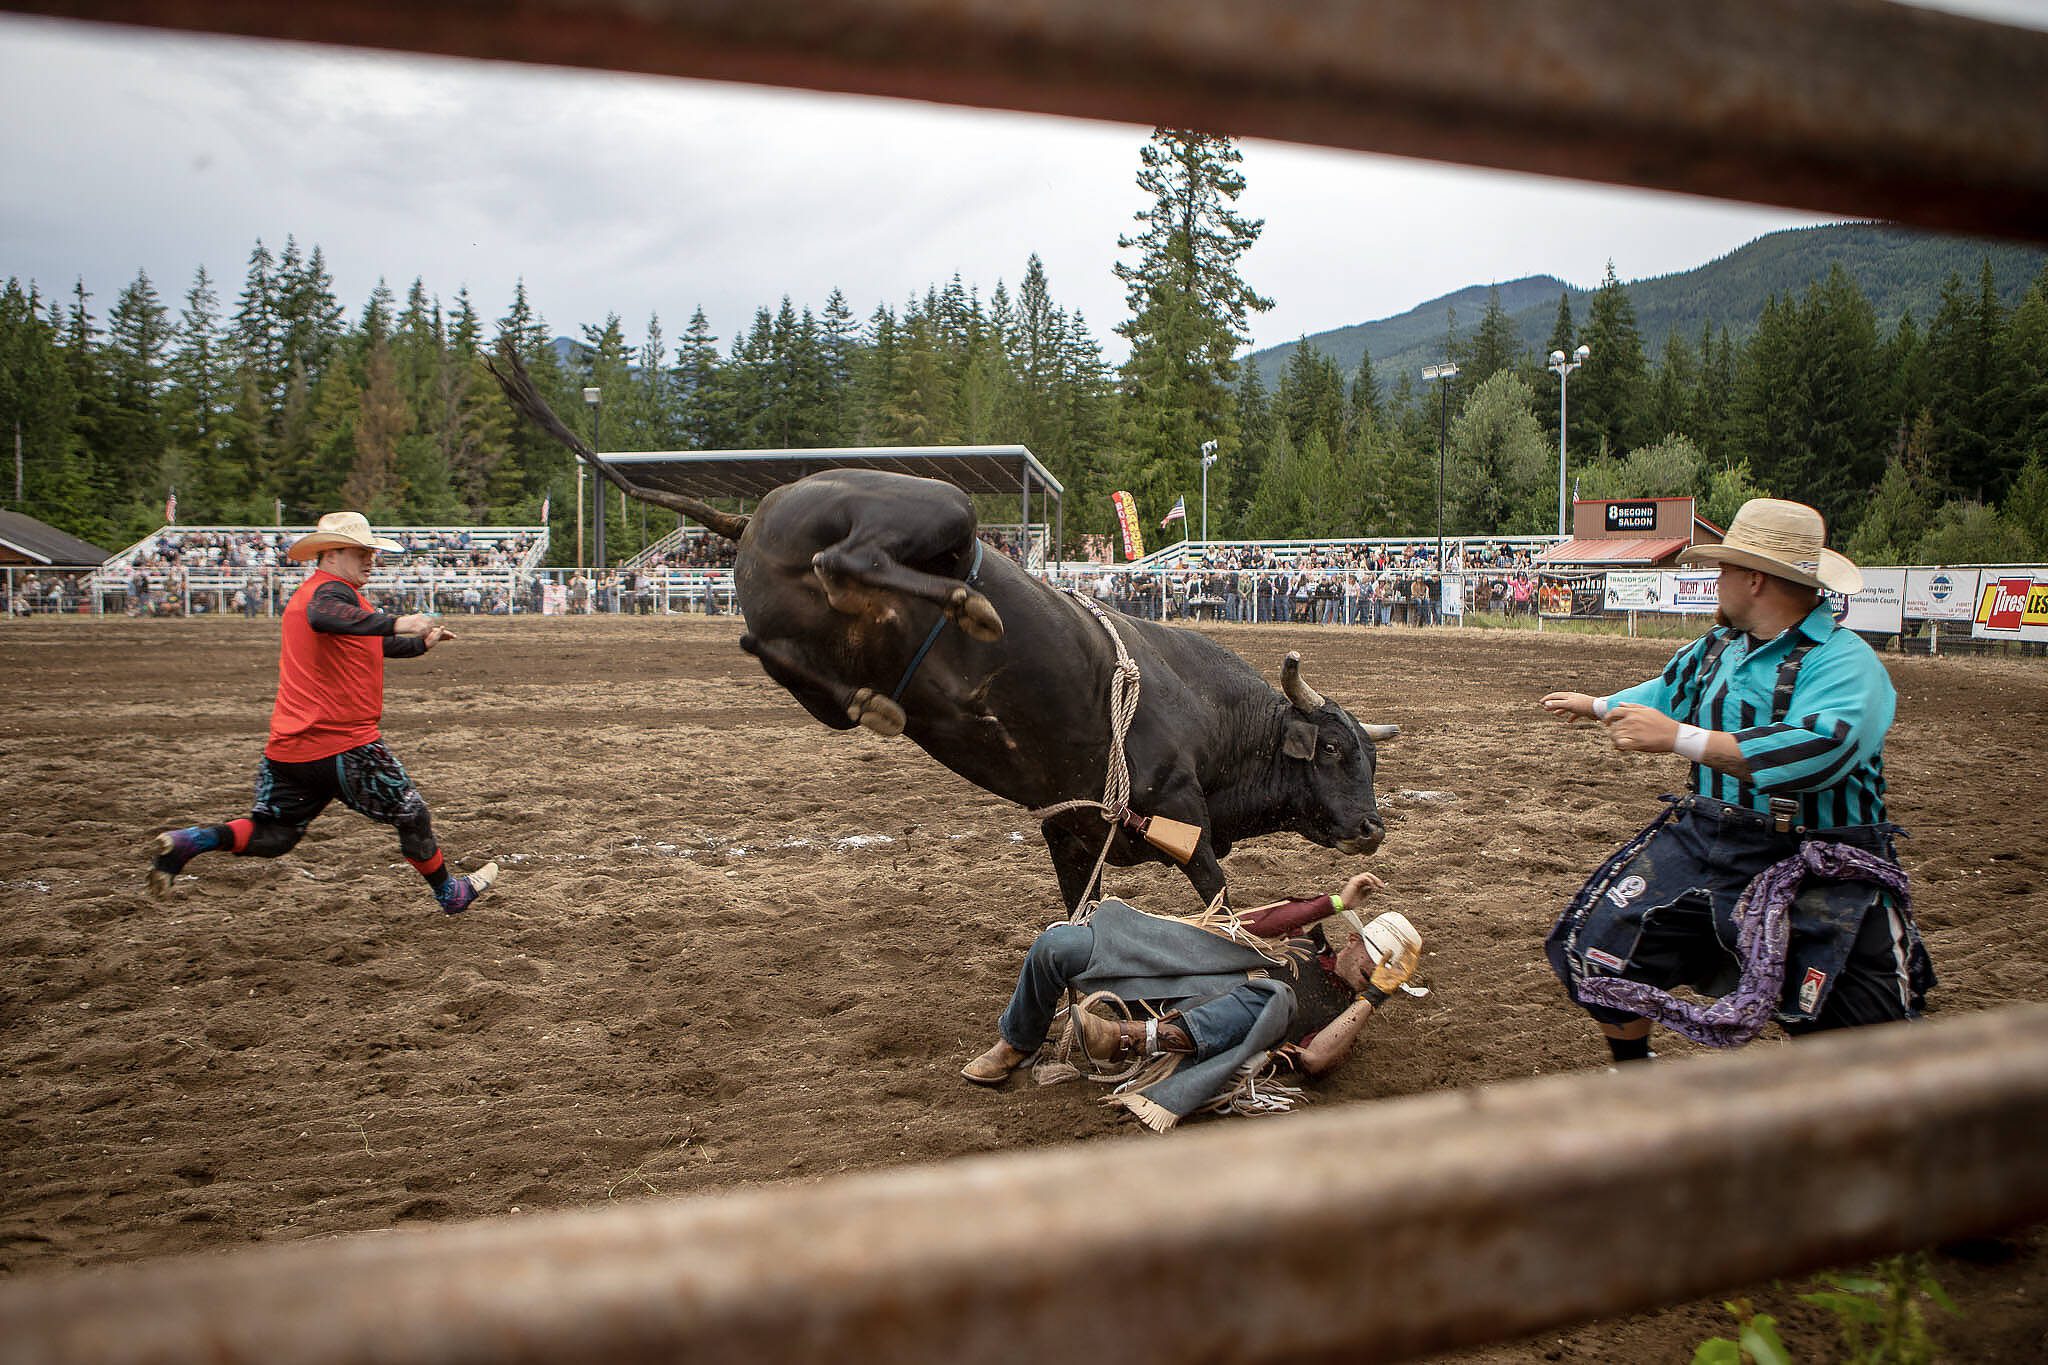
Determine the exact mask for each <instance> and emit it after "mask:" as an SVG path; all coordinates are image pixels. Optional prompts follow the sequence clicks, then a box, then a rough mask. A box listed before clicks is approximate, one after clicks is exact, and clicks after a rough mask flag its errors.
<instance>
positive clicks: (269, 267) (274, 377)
mask: <svg viewBox="0 0 2048 1365" xmlns="http://www.w3.org/2000/svg"><path fill="white" fill-rule="evenodd" d="M277 306H278V291H277V261H276V258H274V257H273V256H272V255H271V254H270V248H268V247H266V246H264V245H263V239H262V238H260V237H259V238H257V239H256V246H255V249H254V250H252V251H250V253H249V269H248V272H247V274H246V275H245V277H244V279H243V283H242V294H241V297H240V298H239V299H238V300H237V301H236V303H235V317H234V322H233V325H232V333H233V338H234V346H235V349H236V350H237V351H238V352H239V353H240V356H241V361H242V364H243V365H245V366H247V367H248V369H249V372H250V376H251V378H253V379H254V381H255V383H256V387H257V390H258V392H259V393H261V394H262V395H263V397H264V401H265V403H266V405H269V404H274V403H276V402H278V401H280V400H281V399H282V398H283V394H284V382H285V366H284V324H283V322H282V321H281V320H280V319H279V317H278V315H277Z"/></svg>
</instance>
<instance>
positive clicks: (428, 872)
mask: <svg viewBox="0 0 2048 1365" xmlns="http://www.w3.org/2000/svg"><path fill="white" fill-rule="evenodd" d="M406 861H407V862H409V863H411V864H412V870H413V871H415V872H417V873H419V874H420V875H421V876H422V877H425V878H426V879H427V885H428V886H431V887H433V888H434V890H435V892H436V893H437V894H438V893H439V892H440V890H441V888H442V887H443V886H446V885H447V884H448V869H447V868H446V867H444V866H442V864H443V863H445V862H446V861H447V859H446V858H444V857H443V856H442V854H441V850H440V849H438V848H437V849H435V850H434V856H433V857H431V858H407V859H406Z"/></svg>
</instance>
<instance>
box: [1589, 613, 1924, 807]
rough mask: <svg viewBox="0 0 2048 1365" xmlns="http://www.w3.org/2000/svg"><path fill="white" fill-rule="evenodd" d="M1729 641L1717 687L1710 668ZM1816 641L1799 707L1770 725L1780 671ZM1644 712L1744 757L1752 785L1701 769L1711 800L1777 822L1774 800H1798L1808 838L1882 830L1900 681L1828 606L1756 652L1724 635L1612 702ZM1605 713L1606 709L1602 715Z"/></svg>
mask: <svg viewBox="0 0 2048 1365" xmlns="http://www.w3.org/2000/svg"><path fill="white" fill-rule="evenodd" d="M1722 637H1725V638H1726V639H1727V643H1726V644H1725V645H1724V646H1723V647H1722V648H1721V652H1720V655H1719V657H1718V658H1716V659H1715V660H1714V661H1713V667H1712V669H1711V672H1710V675H1709V676H1708V677H1705V678H1702V677H1700V676H1699V673H1700V671H1701V666H1702V663H1703V662H1704V661H1705V658H1706V656H1707V654H1708V652H1709V650H1710V649H1711V647H1712V644H1713V642H1714V641H1715V640H1716V639H1717V638H1722ZM1808 641H1810V642H1811V644H1812V647H1811V648H1810V649H1808V650H1807V651H1806V653H1805V656H1804V657H1803V658H1802V659H1801V661H1800V665H1799V671H1798V674H1797V676H1796V677H1795V678H1794V680H1793V687H1792V697H1791V704H1790V705H1789V706H1788V707H1787V708H1786V711H1785V718H1784V719H1783V720H1782V721H1775V722H1774V721H1773V720H1772V719H1771V715H1772V702H1773V698H1774V694H1775V693H1776V691H1777V687H1778V670H1779V667H1780V666H1781V665H1782V664H1783V663H1784V662H1785V657H1786V655H1787V654H1789V653H1791V651H1792V650H1793V648H1794V646H1795V645H1799V644H1802V643H1805V642H1808ZM1604 700H1605V704H1606V705H1607V706H1618V705H1621V704H1622V703H1625V702H1635V703H1639V704H1640V705H1643V706H1653V707H1655V708H1656V709H1657V710H1659V711H1662V712H1663V713H1664V714H1665V715H1667V716H1671V717H1672V718H1674V719H1676V720H1680V721H1684V722H1686V723H1687V724H1690V725H1697V726H1699V727H1700V728H1701V729H1703V730H1725V731H1728V732H1729V733H1731V734H1733V735H1734V736H1735V739H1736V742H1737V743H1738V744H1739V745H1740V746H1741V747H1742V757H1743V759H1744V760H1745V761H1747V762H1748V764H1749V769H1750V774H1751V780H1750V781H1747V782H1744V781H1741V780H1739V779H1737V778H1734V777H1731V776H1729V775H1728V774H1727V773H1723V772H1719V771H1716V770H1715V769H1713V768H1709V767H1706V766H1705V765H1704V764H1699V763H1695V764H1693V767H1692V789H1693V790H1694V791H1695V792H1698V793H1699V794H1700V795H1702V796H1711V797H1713V798H1715V799H1716V800H1720V801H1727V802H1731V803H1733V804H1735V805H1738V806H1746V807H1748V808H1749V809H1751V810H1756V811H1762V812H1765V813H1768V812H1769V810H1770V799H1771V798H1772V797H1773V796H1796V797H1798V798H1799V805H1800V813H1799V823H1801V824H1803V825H1805V826H1807V827H1808V828H1810V829H1831V828H1835V827H1837V826H1841V825H1874V824H1879V823H1881V822H1882V821H1883V820H1884V818H1885V814H1884V737H1885V732H1886V731H1888V730H1890V729H1891V726H1892V714H1893V712H1894V711H1895V710H1896V709H1897V701H1898V698H1897V695H1896V693H1894V692H1893V690H1892V680H1891V675H1890V674H1889V673H1887V672H1885V667H1884V664H1883V662H1882V661H1880V660H1879V659H1878V657H1877V653H1876V651H1874V650H1872V649H1871V647H1870V646H1869V645H1868V644H1865V643H1864V641H1863V638H1862V637H1861V636H1859V635H1857V634H1856V632H1854V631H1852V630H1844V629H1842V628H1841V627H1839V626H1837V625H1836V624H1835V617H1834V612H1833V611H1832V610H1831V609H1830V607H1829V606H1828V603H1827V602H1826V601H1822V602H1821V604H1820V605H1819V606H1817V607H1815V608H1814V609H1813V611H1812V612H1811V613H1810V614H1808V616H1807V617H1806V619H1805V620H1803V621H1801V622H1800V623H1799V624H1798V625H1796V626H1793V627H1792V628H1791V629H1789V630H1787V631H1785V632H1784V633H1783V634H1781V635H1779V636H1778V637H1777V638H1776V639H1775V640H1771V641H1769V642H1768V643H1765V644H1757V643H1756V642H1755V641H1754V640H1752V639H1751V638H1750V637H1749V636H1747V635H1744V634H1741V633H1740V632H1735V631H1728V630H1716V631H1712V632H1710V633H1708V634H1706V635H1703V636H1701V637H1700V638H1699V639H1697V640H1695V641H1693V642H1692V643H1691V644H1690V645H1687V646H1686V647H1685V648H1684V649H1681V650H1680V651H1678V653H1676V654H1674V655H1672V656H1671V662H1670V663H1669V664H1666V665H1665V667H1664V671H1663V672H1662V673H1661V674H1659V675H1658V676H1657V677H1654V678H1652V679H1650V680H1649V681H1648V682H1644V683H1638V684H1637V685H1636V686H1634V687H1631V688H1628V689H1627V690H1625V691H1621V692H1616V693H1615V694H1614V695H1613V696H1611V697H1607V698H1605V699H1604ZM1603 709H1604V708H1603Z"/></svg>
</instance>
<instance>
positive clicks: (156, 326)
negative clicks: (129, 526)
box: [98, 271, 171, 519]
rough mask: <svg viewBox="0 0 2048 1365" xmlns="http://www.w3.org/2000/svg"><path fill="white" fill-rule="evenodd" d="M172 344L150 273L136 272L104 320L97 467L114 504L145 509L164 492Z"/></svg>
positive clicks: (166, 321)
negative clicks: (168, 359) (102, 416)
mask: <svg viewBox="0 0 2048 1365" xmlns="http://www.w3.org/2000/svg"><path fill="white" fill-rule="evenodd" d="M170 340H171V327H170V313H169V310H167V309H166V308H165V307H164V306H163V302H162V301H161V300H160V299H159V298H158V297H157V292H156V286H155V285H153V284H151V283H150V279H149V274H148V272H146V271H143V272H138V273H137V274H136V276H135V279H134V281H133V282H132V283H130V284H129V285H128V287H127V288H126V289H123V290H122V291H121V294H120V297H119V298H118V299H117V300H116V301H115V303H114V308H113V311H112V312H111V313H109V314H108V315H107V345H106V351H105V359H106V374H107V381H108V382H107V411H106V416H105V419H104V421H103V422H102V424H101V427H100V432H99V439H98V456H99V459H98V463H99V465H100V468H101V469H102V470H103V471H104V479H105V486H106V488H107V491H108V493H109V495H110V496H111V497H112V498H113V499H114V501H115V502H116V503H117V504H119V503H132V504H137V505H139V506H148V505H150V504H153V503H155V501H156V500H157V499H158V498H160V497H161V496H162V495H163V493H164V492H165V488H164V479H163V461H164V445H165V441H164V415H163V409H162V401H163V389H164V375H165V360H166V357H167V355H168V353H169V350H170ZM152 510H153V509H152ZM148 515H149V514H148V513H145V514H144V517H145V519H146V517H147V516H148Z"/></svg>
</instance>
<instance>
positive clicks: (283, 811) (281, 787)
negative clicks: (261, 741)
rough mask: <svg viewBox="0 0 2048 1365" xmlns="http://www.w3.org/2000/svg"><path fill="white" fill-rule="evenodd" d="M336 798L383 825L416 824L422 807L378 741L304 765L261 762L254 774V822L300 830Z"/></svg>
mask: <svg viewBox="0 0 2048 1365" xmlns="http://www.w3.org/2000/svg"><path fill="white" fill-rule="evenodd" d="M337 797H339V798H340V800H341V803H342V804H343V805H345V806H347V807H348V808H349V809H350V810H352V811H356V812H359V813H360V814H363V815H367V816H369V817H370V818H371V819H372V820H375V821H377V822H379V823H380V824H386V825H400V826H403V825H407V824H416V823H418V822H420V821H423V820H425V819H426V818H427V803H426V802H425V801H423V800H422V799H421V798H420V794H419V792H417V791H415V790H414V789H413V785H412V778H410V777H409V776H407V775H406V771H405V765H404V764H402V763H400V762H399V761H398V755H396V754H394V753H392V752H391V750H389V749H388V748H386V747H385V746H384V741H383V740H381V739H376V740H371V741H370V742H369V743H368V744H364V745H361V746H359V747H357V748H354V749H347V750H344V751H342V752H341V753H338V754H336V755H334V756H333V757H332V758H321V759H315V760H313V761H312V762H310V763H285V762H281V761H280V760H278V759H274V758H270V757H267V756H266V757H265V758H264V759H263V760H262V762H261V763H259V764H258V765H257V768H256V804H255V807H254V808H253V810H252V811H251V812H250V813H251V814H252V815H253V816H254V817H255V818H256V819H258V820H265V821H269V822H271V823H273V824H279V825H291V826H294V827H296V828H299V829H304V828H305V827H306V826H307V825H309V824H311V823H312V821H313V817H314V816H316V815H318V814H319V813H320V812H321V811H323V810H325V809H326V808H327V803H328V802H330V801H332V800H334V799H336V798H337Z"/></svg>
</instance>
